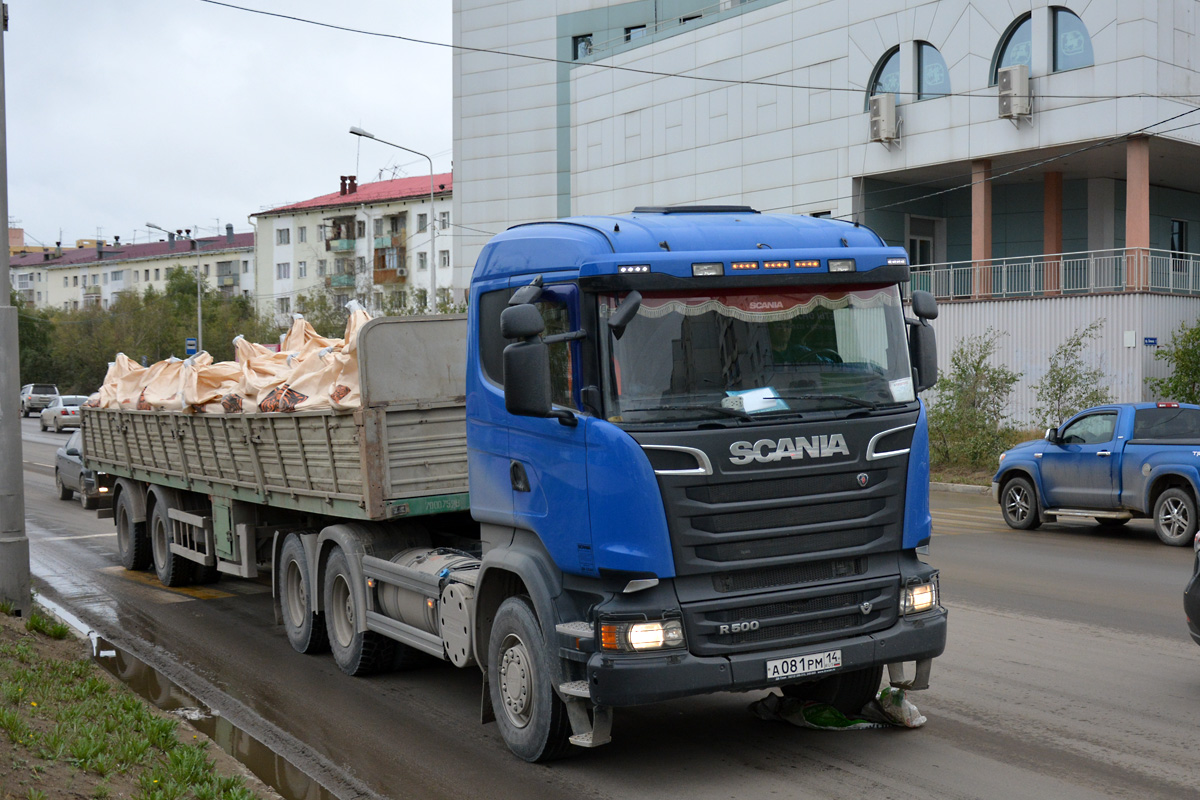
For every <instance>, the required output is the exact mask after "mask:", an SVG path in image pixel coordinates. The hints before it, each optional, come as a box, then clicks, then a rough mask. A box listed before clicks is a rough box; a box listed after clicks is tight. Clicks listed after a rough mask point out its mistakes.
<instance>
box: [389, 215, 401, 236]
mask: <svg viewBox="0 0 1200 800" xmlns="http://www.w3.org/2000/svg"><path fill="white" fill-rule="evenodd" d="M389 221H390V222H391V233H392V235H393V236H395V235H396V234H397V233H399V232H400V231H402V230H404V218H403V217H401V216H400V215H399V214H397V215H396V216H394V217H392V218H391V219H390V220H389Z"/></svg>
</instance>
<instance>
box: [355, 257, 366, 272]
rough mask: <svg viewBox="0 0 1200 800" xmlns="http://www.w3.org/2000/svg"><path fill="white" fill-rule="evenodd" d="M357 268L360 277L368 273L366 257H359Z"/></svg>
mask: <svg viewBox="0 0 1200 800" xmlns="http://www.w3.org/2000/svg"><path fill="white" fill-rule="evenodd" d="M357 268H358V269H357V272H358V274H359V275H362V274H363V273H364V272H366V271H367V257H366V256H359V257H358V264H357Z"/></svg>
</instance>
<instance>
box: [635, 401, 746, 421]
mask: <svg viewBox="0 0 1200 800" xmlns="http://www.w3.org/2000/svg"><path fill="white" fill-rule="evenodd" d="M629 410H630V411H706V412H708V413H709V414H710V415H713V416H717V417H737V418H738V419H752V416H751V415H750V414H747V413H746V412H745V411H743V410H742V409H740V408H729V407H728V406H713V405H705V404H703V403H697V404H693V405H678V406H651V407H650V408H631V409H629Z"/></svg>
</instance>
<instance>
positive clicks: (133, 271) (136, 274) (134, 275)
mask: <svg viewBox="0 0 1200 800" xmlns="http://www.w3.org/2000/svg"><path fill="white" fill-rule="evenodd" d="M130 271H131V272H132V273H133V282H134V283H137V282H138V278H139V277H141V276H140V275H139V273H138V271H137V270H136V269H135V270H130Z"/></svg>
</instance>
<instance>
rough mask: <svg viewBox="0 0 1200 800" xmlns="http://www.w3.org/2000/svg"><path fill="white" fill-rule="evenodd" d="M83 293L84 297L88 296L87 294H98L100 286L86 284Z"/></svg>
mask: <svg viewBox="0 0 1200 800" xmlns="http://www.w3.org/2000/svg"><path fill="white" fill-rule="evenodd" d="M83 294H84V296H85V297H88V296H91V295H99V294H100V287H99V286H87V287H84V290H83Z"/></svg>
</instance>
